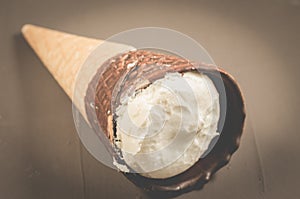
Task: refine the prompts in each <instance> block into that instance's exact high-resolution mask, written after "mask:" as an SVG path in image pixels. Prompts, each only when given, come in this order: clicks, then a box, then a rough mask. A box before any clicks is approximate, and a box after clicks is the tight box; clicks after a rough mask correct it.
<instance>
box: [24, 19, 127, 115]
mask: <svg viewBox="0 0 300 199" xmlns="http://www.w3.org/2000/svg"><path fill="white" fill-rule="evenodd" d="M22 33H23V35H24V37H25V39H26V40H27V42H28V43H29V45H30V46H31V47H32V49H33V50H34V51H35V53H36V54H37V55H38V57H39V58H40V60H41V61H42V62H43V64H44V65H45V66H46V68H47V69H48V70H49V72H50V73H51V74H52V76H53V77H54V78H55V79H56V81H57V82H58V83H59V85H60V86H61V87H62V88H63V90H64V91H65V93H66V94H67V95H68V96H69V97H70V99H71V100H72V102H73V103H74V104H75V105H76V107H77V108H78V109H79V111H80V112H81V114H82V115H83V117H84V118H85V119H86V112H85V107H84V97H85V94H86V90H87V86H88V83H89V82H90V79H91V78H92V77H93V75H94V72H95V71H97V68H98V67H99V66H100V65H101V63H103V62H105V61H106V59H108V58H110V57H112V56H114V55H115V54H116V53H119V51H122V50H123V49H127V48H130V47H129V46H125V45H121V44H115V43H111V42H104V41H103V40H97V39H92V38H87V37H82V36H77V35H73V34H68V33H64V32H59V31H56V30H51V29H48V28H43V27H40V26H35V25H30V24H26V25H24V26H23V27H22ZM103 43H105V45H106V46H107V48H109V49H107V52H105V53H103V54H102V55H100V56H98V58H96V57H95V56H91V54H92V52H93V51H94V50H95V49H96V48H97V47H98V46H99V45H100V44H103ZM99 57H100V58H99ZM88 58H89V60H87V59H88ZM86 61H88V63H89V67H87V68H86V69H85V71H84V75H81V77H80V80H78V79H76V78H77V77H78V74H79V72H80V70H81V68H82V67H83V66H84V64H85V63H86ZM76 81H77V82H78V81H80V82H79V83H76ZM75 86H76V87H77V88H76V89H78V91H77V93H76V94H75V93H74V91H75ZM74 94H75V95H74Z"/></svg>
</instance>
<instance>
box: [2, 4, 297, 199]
mask: <svg viewBox="0 0 300 199" xmlns="http://www.w3.org/2000/svg"><path fill="white" fill-rule="evenodd" d="M25 23H33V24H37V25H42V26H46V27H51V28H53V29H58V30H62V31H66V32H71V33H76V34H79V35H84V36H89V37H95V38H102V39H105V38H107V37H109V36H111V35H113V34H116V33H118V32H120V31H124V30H127V29H130V28H136V27H143V26H160V27H166V28H171V29H175V30H177V31H180V32H182V33H185V34H187V35H189V36H191V37H192V38H194V39H195V40H196V41H198V42H199V43H201V44H202V45H203V46H204V47H205V48H206V49H207V50H208V52H209V53H210V55H211V56H212V57H213V59H214V60H215V62H216V63H217V64H218V65H221V66H223V67H224V68H225V69H226V70H227V71H229V72H230V73H231V74H233V75H234V76H235V77H236V79H237V80H238V81H239V83H240V85H241V88H242V90H243V92H244V95H245V98H246V105H247V113H248V118H247V127H246V131H245V135H244V136H243V139H242V143H241V144H242V145H241V149H240V150H239V151H238V152H237V153H236V154H235V156H234V157H233V159H232V161H231V164H232V165H228V166H227V168H224V169H222V170H221V171H220V172H219V173H218V174H217V175H216V177H215V179H214V180H213V181H212V182H210V183H208V184H207V185H206V187H205V188H204V189H203V190H201V191H194V192H191V193H188V194H185V195H182V196H180V197H179V198H220V197H225V198H227V197H231V198H239V199H240V198H246V199H248V198H251V199H252V198H258V197H261V198H280V199H281V198H288V199H293V198H295V199H296V198H299V196H300V189H299V186H300V183H299V179H300V174H299V170H298V169H299V168H300V155H299V152H300V144H299V141H300V135H299V127H300V122H299V112H300V109H299V102H300V100H299V99H300V94H299V88H298V87H299V84H300V82H299V77H300V76H299V75H300V67H299V63H300V62H299V57H300V26H299V24H300V0H253V1H244V0H240V1H237V0H227V1H221V0H219V1H217V0H202V1H182V2H176V1H156V0H148V1H118V2H117V1H96V0H95V1H82V0H81V1H78V0H75V1H71V0H51V1H50V0H49V1H41V0H19V1H16V0H10V1H9V0H7V1H3V0H2V1H0V56H1V57H0V91H1V92H0V198H1V199H2V198H3V199H4V198H5V199H10V198H13V199H15V198H25V199H26V198H72V199H73V198H148V197H149V196H147V195H145V194H144V193H142V192H141V191H140V190H139V189H138V188H136V187H135V186H134V185H133V184H131V183H130V182H129V181H128V180H127V179H126V178H124V176H122V175H121V174H119V173H117V172H116V171H114V170H112V169H109V168H107V167H105V166H103V165H102V164H100V163H98V162H97V161H96V160H95V159H94V158H93V157H92V156H91V155H90V154H89V153H88V152H87V151H86V149H85V148H84V147H83V146H82V144H81V143H80V140H79V138H78V136H77V133H76V130H75V127H74V123H73V118H72V107H71V101H70V100H69V99H68V97H67V95H65V94H64V92H63V91H62V89H60V88H59V86H58V84H57V83H56V82H55V80H54V79H53V78H52V77H51V75H50V74H49V73H48V71H47V70H46V69H45V68H44V67H43V65H42V64H41V62H40V61H39V59H38V58H37V57H36V56H35V54H34V53H33V51H32V50H31V49H30V47H29V46H28V45H27V44H26V42H25V41H24V39H23V38H22V36H21V35H20V29H21V27H22V25H23V24H25ZM254 136H255V137H256V142H255V140H254ZM251 150H252V151H251ZM252 160H253V161H252ZM253 173H254V174H257V176H254V177H253Z"/></svg>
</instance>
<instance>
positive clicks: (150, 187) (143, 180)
mask: <svg viewBox="0 0 300 199" xmlns="http://www.w3.org/2000/svg"><path fill="white" fill-rule="evenodd" d="M153 65H156V66H159V67H152V66H153ZM104 66H108V67H107V68H106V70H105V71H104V72H103V73H102V74H100V72H99V71H100V70H99V71H98V73H97V74H96V75H95V76H94V77H93V79H92V81H91V82H90V84H89V87H88V90H87V95H86V97H85V107H86V112H87V117H88V120H89V121H90V124H91V125H92V127H93V128H94V129H95V130H96V132H97V131H99V128H100V127H101V129H104V130H105V134H106V136H107V137H108V138H110V139H112V136H113V134H114V128H115V125H116V124H115V123H114V125H110V122H109V121H108V119H109V120H111V119H112V118H113V117H112V116H113V113H114V110H111V104H112V103H113V104H118V103H119V101H120V98H119V97H116V98H114V99H113V98H112V97H113V95H114V94H113V90H114V88H115V87H116V88H117V91H120V90H122V89H124V88H125V89H126V88H127V87H128V86H127V85H124V84H119V83H118V82H128V81H122V80H126V79H128V80H134V79H135V77H138V76H139V75H140V74H143V76H146V77H147V79H150V80H152V81H155V80H156V79H159V78H162V77H163V76H164V74H165V73H167V72H175V71H176V72H180V73H182V72H187V71H193V70H198V71H201V72H202V73H204V74H206V75H207V76H209V77H210V78H211V80H212V81H213V83H214V84H215V86H216V88H217V90H218V91H219V94H220V97H223V98H224V97H225V98H226V100H225V101H226V104H224V105H222V104H221V106H226V117H225V121H224V125H223V128H222V133H221V135H220V138H219V140H218V141H217V143H216V144H215V146H214V148H213V149H212V150H211V151H210V153H209V154H208V155H207V156H206V157H204V158H202V159H199V161H198V162H196V163H195V164H194V165H193V166H192V167H190V168H189V169H188V170H186V171H184V172H183V173H181V174H178V175H176V176H173V177H170V178H165V179H152V178H147V177H144V176H141V175H139V174H137V173H124V175H125V176H126V177H127V178H128V179H129V180H130V181H131V182H133V183H134V184H135V185H136V186H138V187H140V188H143V189H145V190H147V191H151V192H164V193H167V194H170V195H172V194H180V193H184V192H187V191H189V190H193V189H199V188H202V186H203V185H204V184H205V183H207V182H208V181H209V180H210V179H211V177H212V175H213V174H214V173H215V172H216V171H217V170H219V169H220V168H222V167H223V166H225V165H226V164H227V163H228V162H229V160H230V158H231V156H232V154H233V153H234V152H235V151H236V150H237V149H238V147H239V143H240V137H241V135H242V132H243V127H244V120H245V107H244V100H243V96H242V93H241V91H240V89H239V86H238V85H237V83H236V81H235V80H234V78H233V77H232V76H231V75H230V74H228V73H227V72H225V71H224V70H223V69H221V68H218V67H216V66H213V65H208V64H204V63H192V62H190V61H188V60H186V59H182V58H179V57H175V56H171V55H164V54H159V53H154V52H151V51H143V50H137V51H130V52H127V53H124V54H121V55H118V56H116V57H114V58H112V59H110V60H108V61H107V62H106V63H104ZM155 68H156V69H157V68H159V70H153V69H155ZM120 80H121V81H120ZM220 82H222V83H223V84H222V85H224V87H225V93H220V92H222V89H221V88H220ZM115 91H116V90H115ZM118 96H120V95H118ZM220 101H222V100H220ZM91 102H95V107H91V106H90V103H91ZM223 108H224V107H223ZM221 109H222V107H221ZM93 113H96V117H97V118H95V114H93Z"/></svg>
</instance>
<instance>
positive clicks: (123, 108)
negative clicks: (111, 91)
mask: <svg viewBox="0 0 300 199" xmlns="http://www.w3.org/2000/svg"><path fill="white" fill-rule="evenodd" d="M219 106H220V105H219V94H218V92H217V89H216V88H215V86H214V84H213V82H212V81H211V79H210V78H209V77H208V76H206V75H204V74H201V73H198V72H186V73H183V74H180V73H177V72H174V73H167V74H166V75H165V77H164V78H162V79H159V80H156V81H155V82H153V83H152V84H150V85H149V86H148V87H146V88H144V89H141V90H137V91H135V93H134V94H133V95H131V96H129V97H128V98H126V99H123V100H122V103H121V105H120V106H119V107H118V108H117V110H116V115H117V119H116V122H117V132H116V135H117V139H116V140H117V141H118V142H116V145H117V146H118V148H120V149H121V151H122V155H123V158H124V161H125V162H126V164H127V165H128V166H129V167H130V168H131V169H133V170H134V171H135V172H138V173H140V174H141V175H143V176H146V177H149V178H168V177H172V176H174V175H177V174H180V173H182V172H184V171H185V170H187V169H188V168H190V167H191V166H193V165H194V164H195V163H196V162H197V161H198V160H199V159H200V158H201V156H202V155H204V153H205V152H206V151H207V150H208V147H209V145H210V143H211V141H212V140H213V138H215V137H216V136H218V135H219V133H218V132H217V124H218V120H219V117H220V107H219ZM117 166H118V165H117ZM119 169H120V170H123V171H126V170H127V168H125V170H124V167H120V166H119Z"/></svg>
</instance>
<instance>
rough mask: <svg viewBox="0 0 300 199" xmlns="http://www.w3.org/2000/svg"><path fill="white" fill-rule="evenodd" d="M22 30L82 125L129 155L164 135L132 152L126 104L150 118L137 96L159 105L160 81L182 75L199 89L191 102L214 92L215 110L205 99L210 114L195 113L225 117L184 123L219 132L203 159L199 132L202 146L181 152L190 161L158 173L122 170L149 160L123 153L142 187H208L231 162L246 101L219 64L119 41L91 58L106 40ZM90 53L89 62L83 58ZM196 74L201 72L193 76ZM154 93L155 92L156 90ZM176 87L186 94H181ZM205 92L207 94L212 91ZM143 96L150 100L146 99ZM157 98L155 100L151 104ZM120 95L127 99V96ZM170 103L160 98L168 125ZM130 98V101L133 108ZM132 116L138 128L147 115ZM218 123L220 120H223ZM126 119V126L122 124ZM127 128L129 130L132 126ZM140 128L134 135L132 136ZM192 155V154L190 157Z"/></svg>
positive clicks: (33, 28)
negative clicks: (202, 61)
mask: <svg viewBox="0 0 300 199" xmlns="http://www.w3.org/2000/svg"><path fill="white" fill-rule="evenodd" d="M22 32H23V34H24V36H25V38H26V40H27V41H28V43H29V44H30V45H31V47H32V48H33V50H34V51H35V52H36V54H37V55H38V56H39V58H40V59H41V60H42V62H43V63H44V65H45V66H46V67H47V68H48V70H49V71H50V72H51V74H52V75H53V76H54V78H55V79H56V80H57V81H58V83H59V84H60V85H61V87H62V88H63V89H64V91H65V92H66V94H67V95H68V96H69V97H70V98H71V99H72V101H73V103H74V104H75V105H76V106H77V108H78V109H79V111H80V112H81V113H82V115H83V117H84V118H85V119H86V120H87V122H88V123H89V124H90V125H91V126H92V127H93V128H94V129H95V130H96V131H98V130H99V129H101V130H102V132H103V133H104V134H105V135H106V136H107V138H109V139H110V142H111V143H112V145H114V146H116V147H117V148H119V149H124V148H126V149H128V151H130V152H132V153H134V155H135V153H139V152H140V151H142V150H144V151H146V152H149V151H147V150H148V149H149V148H147V147H146V146H149V143H155V144H154V145H153V147H152V148H155V147H159V146H160V145H161V144H160V142H161V143H163V142H164V141H165V140H162V139H164V136H162V137H160V139H161V140H157V139H156V140H155V136H154V137H152V138H149V139H150V141H149V142H148V141H147V142H146V141H144V140H147V139H146V138H145V139H144V140H143V141H141V142H140V143H138V144H139V145H137V146H138V147H137V148H139V149H138V150H135V148H134V147H132V146H135V145H134V144H136V143H134V144H133V142H134V141H132V140H130V139H129V138H128V135H127V134H126V133H128V132H124V131H125V130H124V128H125V127H126V125H127V123H126V118H125V117H123V115H122V114H123V113H124V112H122V109H126V108H128V107H129V108H130V107H131V109H133V110H134V111H137V109H140V110H143V111H144V110H146V111H145V112H144V114H145V115H147V113H146V112H147V109H143V106H144V105H143V104H142V103H139V102H138V101H137V98H140V99H143V98H145V99H148V100H149V101H150V100H152V101H151V103H152V104H153V103H156V102H157V103H162V101H164V100H161V99H159V97H160V96H159V95H160V94H159V95H157V93H159V92H161V93H164V92H163V91H162V90H161V88H162V87H160V85H161V84H163V83H164V82H172V81H174V82H176V81H177V79H184V78H186V80H187V82H189V85H190V86H191V87H192V88H193V89H192V90H193V91H196V93H197V92H198V93H197V94H195V100H194V101H197V100H198V101H201V100H203V101H205V99H206V98H203V97H204V96H202V97H201V94H202V93H204V94H203V95H205V93H207V92H208V91H207V90H205V89H209V88H212V89H214V91H213V92H215V93H217V94H216V95H214V96H217V98H214V102H215V103H214V107H213V106H212V105H210V104H209V103H206V104H205V103H202V105H201V106H200V109H201V108H202V109H203V108H206V107H208V108H210V109H212V110H214V111H208V112H201V111H200V112H201V114H203V115H205V114H207V115H206V116H207V117H204V118H212V117H218V118H223V120H221V119H219V120H217V121H215V120H209V122H211V123H209V124H207V123H205V121H204V120H203V121H204V122H202V123H201V125H200V123H199V122H198V121H196V122H190V123H184V124H183V125H187V126H186V128H184V129H192V128H191V126H192V127H193V128H194V127H195V129H196V130H195V137H197V135H196V134H197V132H198V133H199V132H202V131H203V132H204V130H203V128H202V127H203V126H209V127H214V128H206V130H207V129H209V130H207V132H206V133H204V134H203V135H208V134H210V133H212V134H210V135H213V133H216V131H218V132H219V133H220V137H219V139H218V141H217V143H216V144H215V146H214V147H213V148H212V150H211V151H210V152H209V153H208V154H207V155H206V156H205V157H204V158H200V156H201V155H202V153H203V151H204V149H206V148H207V145H208V144H209V143H210V142H211V139H212V137H213V136H211V137H209V139H208V137H206V138H207V139H206V140H205V141H203V140H201V139H202V138H201V139H200V137H201V136H199V139H198V140H194V142H197V143H201V144H202V143H203V145H204V146H205V147H202V149H201V150H200V148H201V146H196V145H195V146H193V147H190V148H188V149H187V150H186V151H187V152H186V154H184V157H187V158H188V159H184V158H181V157H180V158H178V160H176V161H175V162H173V163H172V164H170V165H167V166H166V167H165V168H160V169H158V170H157V171H152V170H147V169H146V171H145V173H140V172H137V173H126V172H128V171H130V170H132V169H133V170H135V169H136V168H137V167H135V165H138V166H139V167H142V168H143V169H145V168H148V167H147V164H143V163H141V164H139V162H138V160H135V159H134V158H135V156H130V158H129V156H128V157H126V156H125V155H124V153H123V155H124V156H123V157H122V158H123V161H125V163H127V164H128V165H127V166H128V170H126V171H125V170H122V171H124V173H125V175H126V177H128V179H130V180H131V181H132V182H133V183H135V184H136V185H137V186H139V187H142V188H144V189H146V190H152V191H162V192H167V193H174V192H184V191H188V190H191V189H193V188H194V187H199V185H203V184H205V183H206V182H207V181H208V180H209V179H210V178H211V176H212V174H213V173H215V172H216V171H217V170H218V169H220V168H221V167H222V166H224V165H225V164H227V163H228V161H229V160H230V157H231V155H232V154H233V153H234V152H235V151H236V150H237V148H238V146H239V140H240V136H241V134H242V131H243V126H244V118H245V110H244V101H243V97H242V94H241V92H240V89H239V87H238V85H237V83H236V81H235V80H234V78H233V77H232V76H231V75H229V74H228V73H227V72H225V71H224V70H223V69H221V68H219V67H216V66H213V65H209V64H205V63H193V62H192V61H190V60H186V59H184V58H179V57H177V56H173V55H165V54H161V53H157V52H152V51H145V50H135V49H134V48H133V47H131V46H128V45H123V44H116V43H110V44H109V45H108V46H107V49H106V50H105V51H106V52H105V53H104V54H105V55H102V57H101V58H100V59H99V57H97V56H96V57H94V58H93V56H92V57H91V54H92V53H93V51H94V50H95V49H96V48H97V46H99V45H100V44H102V43H103V41H101V40H95V39H90V38H85V37H80V36H75V35H70V34H67V33H62V32H58V31H54V30H50V29H46V28H41V27H37V26H33V25H25V26H24V27H23V29H22ZM88 58H89V60H87V59H88ZM93 59H95V60H97V62H96V61H95V62H93V61H91V60H93ZM99 60H100V61H99ZM87 61H89V63H92V64H90V65H91V67H90V68H89V69H88V70H87V72H86V73H85V74H86V75H85V76H84V78H82V77H80V78H82V79H80V82H81V84H80V88H79V92H77V95H76V94H74V89H75V85H76V81H78V80H76V77H77V75H78V73H79V71H80V70H81V69H82V67H83V65H85V64H86V62H87ZM197 72H198V73H201V74H196V73H197ZM140 79H143V80H146V81H142V82H141V81H139V80H140ZM202 81H209V82H210V83H209V86H208V87H209V88H207V87H205V86H204V87H203V86H202V87H201V86H199V85H200V84H202V83H201V82H202ZM197 84H199V85H197ZM132 85H135V87H134V90H132ZM150 90H151V91H150ZM156 90H158V91H157V92H156ZM175 91H176V93H179V95H182V98H183V99H186V100H185V101H184V100H183V103H182V104H181V106H182V107H183V108H185V109H189V110H191V111H190V112H192V109H193V107H198V105H196V106H194V105H192V103H194V101H193V100H191V97H189V98H185V96H186V95H187V94H186V93H185V91H184V90H182V89H177V90H176V88H175ZM151 92H152V93H151ZM155 92H156V94H155ZM180 92H183V93H184V94H180ZM209 92H210V93H211V90H210V91H209ZM209 92H208V93H209ZM147 95H148V96H150V98H149V97H148V98H147ZM193 95H194V94H193ZM132 96H133V97H132ZM155 96H157V98H158V99H159V100H157V101H155ZM124 97H125V98H126V97H129V98H128V99H126V100H124ZM172 100H173V99H172V98H170V99H168V100H165V102H164V105H165V104H166V103H167V105H166V107H167V108H170V107H171V108H170V109H168V110H169V112H170V113H169V115H170V119H168V120H167V121H166V124H165V127H168V122H169V121H171V122H172V117H173V116H174V115H176V111H175V108H174V107H175V106H172V105H173V104H172V103H173V101H172ZM221 102H224V103H221ZM130 103H132V104H131V105H130ZM145 103H147V101H145ZM151 103H150V104H151ZM91 104H93V106H91ZM170 104H171V105H170ZM138 105H139V106H138ZM160 105H162V104H160ZM164 105H163V106H164ZM132 107H133V108H132ZM195 109H196V108H195ZM219 109H222V110H225V109H226V113H225V112H220V111H219ZM135 113H136V112H135ZM149 114H150V113H149ZM155 114H156V117H155V118H154V121H157V122H158V123H159V119H157V118H160V115H159V111H158V112H154V115H155ZM134 115H136V114H132V115H130V117H131V118H134ZM193 116H194V115H193V114H191V116H189V118H188V119H186V120H185V121H188V120H189V121H194V120H195V119H194V118H193ZM197 118H198V117H197ZM135 119H136V121H137V123H138V124H137V125H141V126H142V125H144V124H146V123H147V121H148V120H147V118H146V119H145V118H142V117H136V118H135ZM155 119H156V120H155ZM124 121H125V122H124ZM176 121H177V120H176V119H175V120H174V121H173V123H171V124H176ZM201 121H202V120H201ZM221 122H222V124H220V123H221ZM198 123H199V125H198ZM123 124H124V125H125V126H122V125H123ZM171 124H169V127H168V129H164V128H162V129H160V130H159V131H160V132H162V133H164V132H165V133H166V135H168V136H169V137H172V136H171V134H172V132H170V128H171V127H172V125H171ZM188 125H190V126H188ZM197 125H198V126H197ZM146 126H147V124H146ZM220 126H221V127H220ZM128 128H129V129H133V128H131V126H129V127H128ZM201 128H202V129H201ZM211 129H213V130H211ZM191 131H192V130H191ZM209 131H213V132H209ZM130 133H133V132H130ZM139 133H140V132H137V134H139ZM170 133H171V134H170ZM141 134H142V132H141ZM203 135H202V137H203ZM168 136H166V137H168ZM151 139H152V140H151ZM193 139H194V138H193ZM195 139H196V138H195ZM200 141H201V142H200ZM120 142H121V144H120ZM130 144H131V145H130ZM201 144H200V145H201ZM143 147H144V148H143ZM150 148H151V147H150ZM149 150H150V149H149ZM150 151H151V150H150ZM191 151H193V152H194V153H199V155H198V156H193V155H192V154H188V153H192V152H191ZM200 152H201V153H200ZM162 154H167V153H162ZM160 155H161V154H160ZM160 155H158V156H157V157H159V159H157V160H162V159H163V158H164V157H163V156H161V157H160ZM190 156H193V158H191V157H190ZM132 157H134V158H132ZM195 158H196V159H195ZM154 159H155V158H154ZM155 160H156V159H155ZM152 161H154V160H152ZM158 162H159V161H158ZM186 162H189V163H186ZM149 164H150V163H149Z"/></svg>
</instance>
